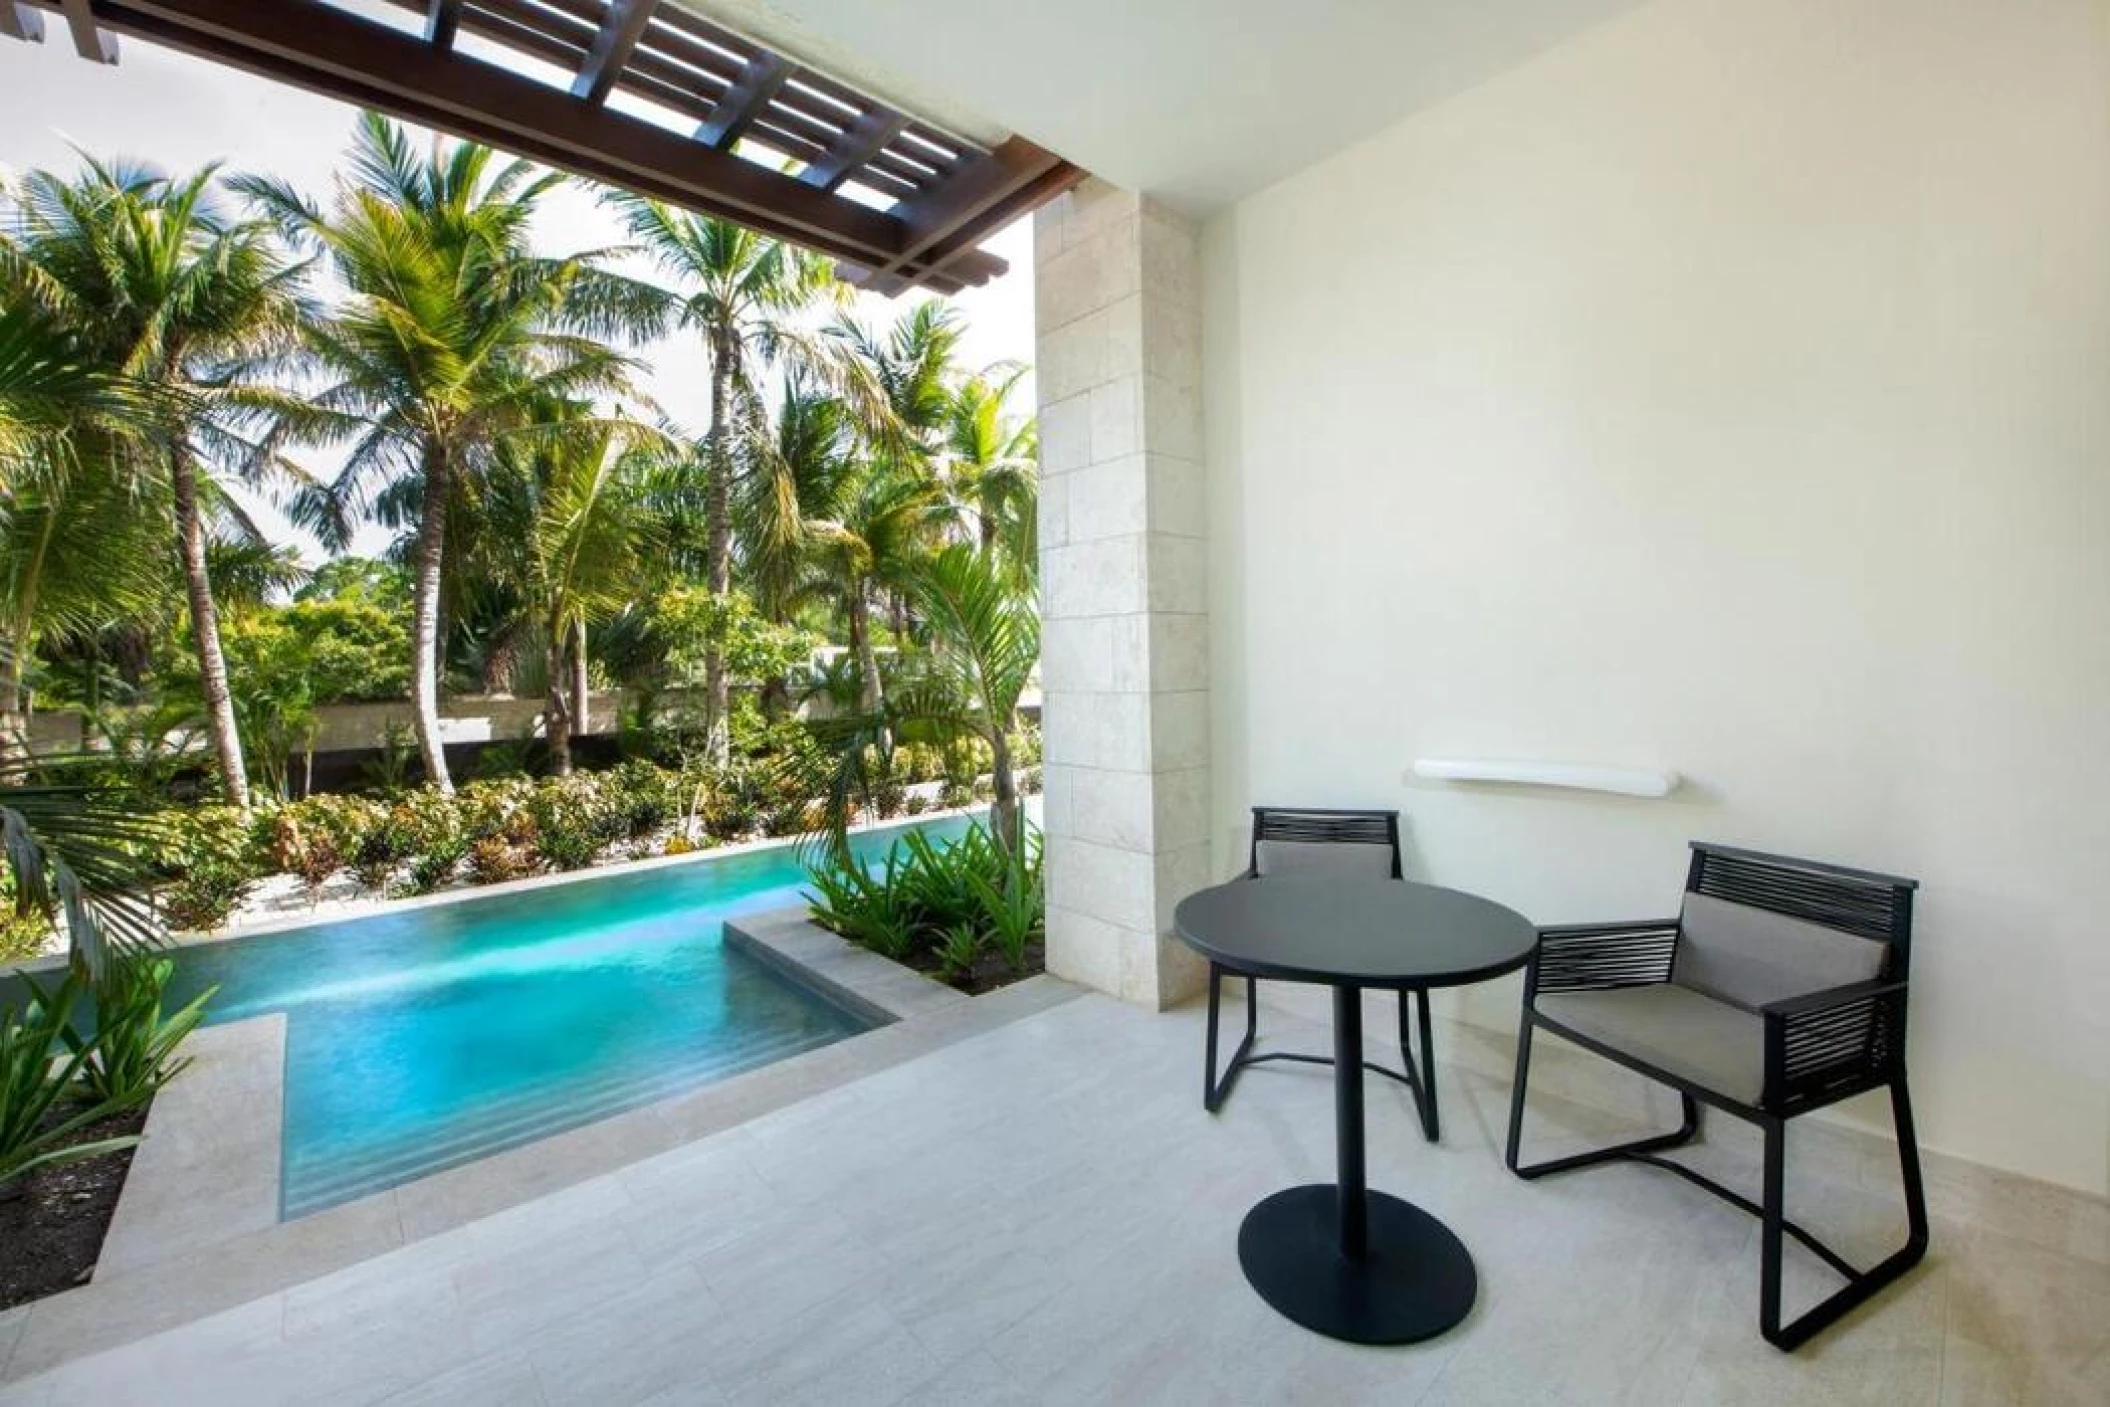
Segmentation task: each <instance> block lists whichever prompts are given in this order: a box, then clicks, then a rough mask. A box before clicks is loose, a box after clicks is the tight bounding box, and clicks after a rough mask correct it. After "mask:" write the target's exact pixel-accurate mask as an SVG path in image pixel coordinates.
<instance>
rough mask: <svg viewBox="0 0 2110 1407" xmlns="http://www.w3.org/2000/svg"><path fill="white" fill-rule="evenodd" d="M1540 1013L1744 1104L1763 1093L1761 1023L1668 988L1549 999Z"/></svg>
mask: <svg viewBox="0 0 2110 1407" xmlns="http://www.w3.org/2000/svg"><path fill="white" fill-rule="evenodd" d="M1538 1009H1539V1011H1540V1013H1541V1014H1542V1015H1544V1016H1546V1017H1547V1018H1549V1019H1550V1020H1553V1021H1557V1022H1559V1023H1560V1024H1561V1025H1563V1026H1566V1027H1569V1028H1570V1029H1571V1030H1573V1031H1575V1032H1576V1033H1577V1034H1579V1035H1583V1036H1588V1037H1589V1038H1590V1039H1591V1040H1594V1041H1599V1042H1601V1043H1603V1044H1604V1045H1607V1046H1610V1047H1612V1048H1613V1049H1614V1050H1619V1051H1623V1052H1625V1053H1627V1054H1629V1055H1632V1056H1634V1057H1636V1058H1637V1059H1639V1060H1642V1061H1644V1062H1646V1063H1647V1064H1650V1065H1654V1066H1656V1067H1658V1068H1659V1069H1662V1070H1664V1071H1666V1072H1668V1073H1670V1074H1673V1075H1678V1076H1681V1077H1682V1078H1684V1079H1688V1080H1691V1081H1692V1082H1693V1083H1694V1084H1697V1085H1702V1086H1704V1087H1706V1088H1707V1089H1711V1090H1714V1091H1715V1092H1716V1093H1718V1094H1725V1095H1727V1096H1729V1097H1730V1098H1731V1099H1738V1100H1742V1101H1743V1102H1744V1103H1746V1104H1756V1103H1758V1100H1759V1096H1760V1094H1762V1093H1763V1092H1764V1088H1765V1040H1766V1037H1765V1022H1764V1020H1763V1019H1762V1018H1760V1017H1757V1016H1754V1015H1752V1014H1751V1013H1750V1012H1748V1011H1743V1010H1739V1009H1738V1008H1737V1007H1734V1006H1731V1005H1730V1004H1729V1003H1728V1002H1723V1001H1716V1000H1715V999H1714V998H1713V997H1710V996H1707V995H1705V994H1703V993H1700V992H1696V991H1693V990H1692V989H1691V988H1689V987H1678V986H1673V985H1671V984H1670V983H1668V982H1662V983H1657V984H1656V985H1654V986H1650V987H1615V988H1612V989H1611V990H1608V991H1601V992H1553V993H1548V994H1545V995H1542V996H1540V997H1539V999H1538Z"/></svg>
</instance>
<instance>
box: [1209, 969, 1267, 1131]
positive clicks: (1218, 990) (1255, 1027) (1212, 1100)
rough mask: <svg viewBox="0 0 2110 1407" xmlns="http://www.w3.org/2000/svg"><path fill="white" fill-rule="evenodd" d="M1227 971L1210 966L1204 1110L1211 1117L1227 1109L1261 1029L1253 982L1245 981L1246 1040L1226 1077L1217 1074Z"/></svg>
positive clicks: (1251, 980) (1232, 1053) (1224, 1074)
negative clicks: (1241, 1071) (1224, 1106)
mask: <svg viewBox="0 0 2110 1407" xmlns="http://www.w3.org/2000/svg"><path fill="white" fill-rule="evenodd" d="M1223 979H1224V970H1223V969H1222V968H1221V967H1219V966H1217V965H1216V964H1215V963H1213V962H1212V963H1210V964H1209V1035H1208V1049H1207V1051H1206V1052H1205V1059H1204V1062H1203V1066H1202V1108H1204V1109H1206V1110H1207V1111H1208V1112H1210V1113H1211V1114H1214V1113H1215V1112H1216V1111H1217V1110H1219V1109H1221V1108H1223V1102H1224V1100H1226V1099H1227V1098H1229V1097H1230V1094H1231V1085H1232V1084H1233V1083H1234V1082H1235V1081H1236V1080H1237V1079H1238V1072H1239V1071H1240V1070H1242V1069H1244V1068H1245V1066H1246V1056H1248V1055H1249V1054H1251V1053H1252V1050H1253V1038H1254V1036H1255V1035H1256V1034H1257V1033H1258V1031H1259V1027H1260V1013H1259V1010H1258V1008H1257V1006H1256V1004H1255V1002H1254V1000H1253V997H1254V989H1253V979H1252V978H1250V977H1248V978H1246V980H1245V1039H1244V1040H1241V1041H1240V1042H1239V1043H1238V1049H1236V1050H1234V1051H1232V1052H1231V1060H1230V1063H1229V1064H1228V1065H1226V1066H1225V1067H1224V1072H1223V1077H1222V1078H1221V1079H1219V1078H1218V1077H1217V1074H1216V1031H1217V1026H1218V1024H1219V1021H1220V1013H1221V1009H1222V1005H1223Z"/></svg>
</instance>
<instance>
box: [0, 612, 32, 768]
mask: <svg viewBox="0 0 2110 1407" xmlns="http://www.w3.org/2000/svg"><path fill="white" fill-rule="evenodd" d="M21 638H22V637H20V636H17V637H16V640H19V639H21ZM22 648H23V647H22V646H21V645H18V644H16V643H15V641H13V640H11V641H8V642H7V643H5V644H0V763H4V764H6V766H7V769H8V780H9V781H13V782H22V781H26V780H27V778H25V777H23V776H22V775H21V774H20V773H19V772H18V771H16V770H15V769H16V768H17V767H18V766H19V765H20V764H21V763H24V762H27V761H28V760H29V718H28V716H27V715H26V714H25V713H24V712H23V711H22V657H21V654H20V651H21V649H22Z"/></svg>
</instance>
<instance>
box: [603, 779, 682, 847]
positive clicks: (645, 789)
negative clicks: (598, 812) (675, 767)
mask: <svg viewBox="0 0 2110 1407" xmlns="http://www.w3.org/2000/svg"><path fill="white" fill-rule="evenodd" d="M601 785H602V787H603V789H604V791H605V792H606V793H608V796H607V801H608V804H609V805H611V806H612V807H613V808H614V809H615V812H616V815H617V816H618V818H619V820H620V822H621V827H622V831H623V833H624V835H626V836H627V837H628V838H629V839H631V840H643V839H644V838H645V837H646V836H649V835H651V834H652V833H653V832H655V831H659V830H664V829H665V828H666V827H668V826H670V825H672V824H673V823H674V820H675V818H676V817H678V816H679V815H680V814H681V793H682V786H681V778H680V777H679V776H678V775H676V774H675V773H672V772H669V771H667V770H666V769H665V768H664V767H655V766H653V765H652V764H651V763H649V762H645V761H641V760H637V759H633V760H630V761H627V762H621V763H618V764H617V765H616V766H615V767H614V768H612V769H611V770H610V771H609V772H608V773H607V774H606V775H605V777H604V778H603V779H602V783H601Z"/></svg>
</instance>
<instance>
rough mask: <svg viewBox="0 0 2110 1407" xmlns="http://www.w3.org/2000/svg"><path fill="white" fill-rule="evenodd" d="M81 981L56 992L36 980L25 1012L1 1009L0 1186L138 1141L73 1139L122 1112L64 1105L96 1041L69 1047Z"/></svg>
mask: <svg viewBox="0 0 2110 1407" xmlns="http://www.w3.org/2000/svg"><path fill="white" fill-rule="evenodd" d="M82 986H83V983H82V980H81V978H80V977H79V976H78V975H74V974H69V975H68V976H67V978H66V980H65V981H63V982H61V983H60V984H59V986H58V987H57V989H56V990H54V991H51V992H45V991H42V990H40V989H38V988H37V987H36V986H35V984H34V983H32V984H31V990H32V991H33V992H35V993H36V999H35V1000H34V1001H32V1002H31V1003H30V1004H29V1006H28V1008H27V1009H26V1010H24V1011H21V1012H14V1011H0V1188H4V1187H5V1186H6V1185H7V1184H8V1183H10V1182H13V1181H14V1180H15V1179H17V1178H19V1177H21V1176H22V1175H23V1174H24V1173H27V1172H30V1171H32V1170H34V1169H36V1168H40V1167H46V1166H49V1165H53V1164H57V1163H69V1162H74V1161H77V1160H79V1159H82V1158H94V1157H99V1156H101V1155H102V1154H104V1153H115V1152H118V1151H120V1150H122V1149H125V1148H130V1147H132V1146H133V1145H134V1144H136V1143H138V1142H139V1140H138V1139H137V1138H136V1137H125V1138H104V1139H95V1140H91V1141H89V1142H86V1143H76V1142H73V1141H72V1140H73V1139H74V1137H75V1136H76V1135H77V1134H79V1133H80V1132H81V1130H83V1129H85V1128H87V1127H89V1126H90V1125H92V1124H95V1123H97V1122H98V1121H100V1120H102V1119H106V1118H108V1117H109V1116H110V1115H111V1114H113V1113H116V1112H118V1111H117V1110H115V1109H113V1108H112V1107H111V1106H110V1105H108V1104H105V1103H100V1102H92V1103H87V1102H84V1103H81V1104H80V1105H79V1107H74V1108H68V1107H65V1106H66V1105H67V1103H68V1101H69V1100H73V1099H74V1097H75V1091H76V1083H75V1082H76V1080H77V1078H78V1077H79V1075H80V1073H81V1069H82V1067H83V1066H84V1065H85V1064H86V1063H87V1060H88V1057H89V1055H90V1054H92V1053H93V1051H94V1044H95V1043H94V1041H92V1040H91V1041H88V1042H86V1043H85V1046H86V1048H85V1049H82V1048H71V1047H69V1046H68V1044H67V1041H66V1033H67V1029H68V1023H69V1022H70V1020H71V1018H72V1015H73V1008H74V1004H75V1003H76V1002H77V1001H79V999H80V995H81V991H82Z"/></svg>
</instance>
